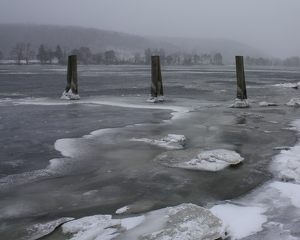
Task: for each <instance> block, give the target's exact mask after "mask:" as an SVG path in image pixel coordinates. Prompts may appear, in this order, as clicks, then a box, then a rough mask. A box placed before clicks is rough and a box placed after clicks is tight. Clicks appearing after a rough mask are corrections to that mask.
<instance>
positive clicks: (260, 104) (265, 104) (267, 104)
mask: <svg viewBox="0 0 300 240" xmlns="http://www.w3.org/2000/svg"><path fill="white" fill-rule="evenodd" d="M259 106H260V107H269V106H278V104H277V103H273V102H266V101H263V102H260V103H259Z"/></svg>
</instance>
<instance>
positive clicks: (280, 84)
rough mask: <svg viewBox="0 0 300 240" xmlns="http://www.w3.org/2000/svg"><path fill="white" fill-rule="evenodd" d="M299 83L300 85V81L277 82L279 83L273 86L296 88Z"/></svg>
mask: <svg viewBox="0 0 300 240" xmlns="http://www.w3.org/2000/svg"><path fill="white" fill-rule="evenodd" d="M299 85H300V82H298V83H279V84H275V87H287V88H298V87H299Z"/></svg>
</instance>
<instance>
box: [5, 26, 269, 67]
mask: <svg viewBox="0 0 300 240" xmlns="http://www.w3.org/2000/svg"><path fill="white" fill-rule="evenodd" d="M0 39H1V40H0V51H2V52H3V54H4V56H8V54H9V53H10V52H11V50H12V48H13V47H14V46H16V44H17V43H18V42H23V43H25V44H27V43H30V44H31V49H33V50H35V51H36V52H37V49H38V47H39V46H40V45H41V44H44V45H46V46H47V47H51V48H52V49H53V50H55V47H56V46H57V45H58V44H59V45H60V46H61V48H62V49H65V50H66V51H67V52H71V51H72V50H73V49H75V48H80V47H88V48H90V50H91V51H92V52H93V53H98V52H104V51H106V50H117V51H120V52H123V53H131V54H134V53H135V52H142V53H143V52H144V50H145V49H146V48H157V49H164V50H165V51H166V52H167V53H172V52H188V53H197V54H201V53H211V52H220V53H221V54H222V56H223V61H224V62H233V61H234V56H235V55H244V56H247V55H249V56H251V57H268V55H267V54H265V53H263V52H261V51H259V50H257V49H255V48H252V47H250V46H248V45H246V44H243V43H240V42H236V41H232V40H227V39H189V38H158V37H156V38H149V37H142V36H137V35H130V34H126V33H120V32H113V31H107V30H99V29H94V28H83V27H74V26H58V25H35V24H0Z"/></svg>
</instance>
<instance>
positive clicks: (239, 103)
mask: <svg viewBox="0 0 300 240" xmlns="http://www.w3.org/2000/svg"><path fill="white" fill-rule="evenodd" d="M248 107H250V104H249V102H248V100H247V99H239V98H236V99H235V102H234V103H233V104H231V105H230V106H229V108H248Z"/></svg>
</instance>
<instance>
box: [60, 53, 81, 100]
mask: <svg viewBox="0 0 300 240" xmlns="http://www.w3.org/2000/svg"><path fill="white" fill-rule="evenodd" d="M70 90H71V91H70ZM61 99H72V100H73V99H74V100H76V99H80V97H79V95H78V77H77V55H71V56H68V69H67V86H66V90H65V91H64V92H63V95H62V97H61Z"/></svg>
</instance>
